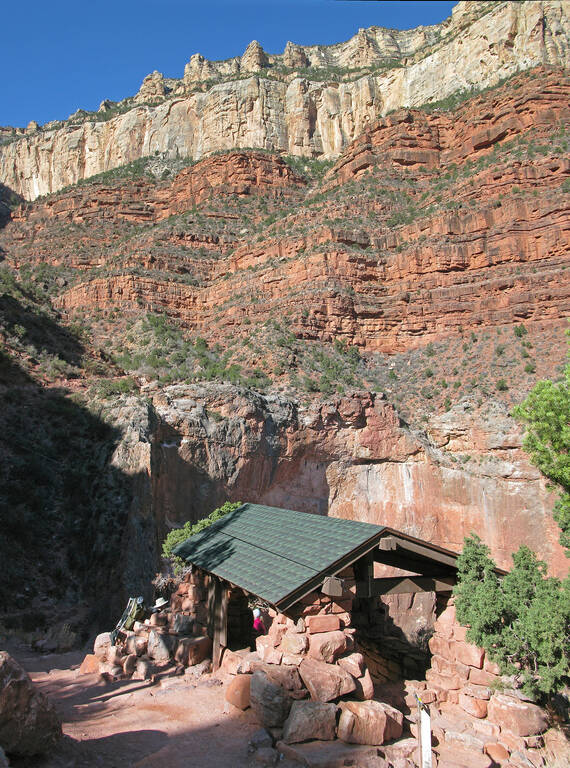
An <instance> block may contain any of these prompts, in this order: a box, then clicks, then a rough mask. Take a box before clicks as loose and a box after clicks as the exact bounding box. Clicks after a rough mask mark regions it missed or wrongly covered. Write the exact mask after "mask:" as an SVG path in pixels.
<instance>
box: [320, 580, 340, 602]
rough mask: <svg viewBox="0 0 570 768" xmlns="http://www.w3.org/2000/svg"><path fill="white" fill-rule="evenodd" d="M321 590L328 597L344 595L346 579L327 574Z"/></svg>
mask: <svg viewBox="0 0 570 768" xmlns="http://www.w3.org/2000/svg"><path fill="white" fill-rule="evenodd" d="M321 592H322V593H323V595H327V596H328V597H342V596H343V595H344V580H343V579H339V578H338V576H326V577H325V580H324V581H323V586H322V588H321Z"/></svg>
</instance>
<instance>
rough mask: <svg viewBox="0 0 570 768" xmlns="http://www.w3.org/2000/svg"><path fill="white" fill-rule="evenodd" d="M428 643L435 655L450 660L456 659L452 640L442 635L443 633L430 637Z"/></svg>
mask: <svg viewBox="0 0 570 768" xmlns="http://www.w3.org/2000/svg"><path fill="white" fill-rule="evenodd" d="M428 645H429V649H430V651H431V652H432V654H433V655H434V656H441V657H443V658H444V659H448V660H449V661H454V660H455V653H454V651H453V641H452V640H449V639H447V638H445V637H442V636H441V635H433V636H432V637H430V639H429V643H428Z"/></svg>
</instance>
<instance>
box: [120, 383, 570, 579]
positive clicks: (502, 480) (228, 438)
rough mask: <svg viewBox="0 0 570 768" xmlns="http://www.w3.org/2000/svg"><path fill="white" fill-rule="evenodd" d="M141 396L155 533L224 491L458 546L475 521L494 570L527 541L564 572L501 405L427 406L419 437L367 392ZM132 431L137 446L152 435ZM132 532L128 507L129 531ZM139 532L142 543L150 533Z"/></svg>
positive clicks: (212, 389)
mask: <svg viewBox="0 0 570 768" xmlns="http://www.w3.org/2000/svg"><path fill="white" fill-rule="evenodd" d="M151 397H152V403H153V404H152V409H153V413H154V417H153V424H154V425H155V426H154V429H153V431H152V434H151V435H150V442H151V444H152V447H151V452H152V460H151V461H150V462H149V463H148V473H149V476H150V486H151V488H152V490H151V492H150V493H151V496H152V504H151V506H152V508H153V510H154V519H155V525H156V535H157V536H158V537H159V538H161V537H162V536H164V535H165V533H166V532H167V531H168V530H169V529H170V528H171V527H174V526H178V525H181V524H182V523H183V522H184V521H185V520H188V519H190V520H196V519H199V518H200V517H201V516H203V514H204V511H205V510H206V509H210V508H213V507H214V506H216V505H217V504H219V503H222V502H223V501H224V500H225V499H227V498H230V499H232V500H240V501H250V502H258V503H264V504H269V505H274V506H281V507H285V508H290V509H297V510H302V511H306V512H312V513H316V514H330V515H332V516H337V517H343V518H348V519H354V520H360V521H364V522H369V523H374V524H376V525H386V526H389V527H394V528H396V529H398V530H401V531H404V532H405V533H408V534H410V535H413V536H417V537H419V538H424V539H426V540H428V541H430V542H432V543H434V544H438V545H440V546H443V547H448V548H450V549H452V550H455V551H458V550H461V548H462V544H463V537H464V536H466V535H468V534H470V533H471V532H473V531H475V532H477V533H479V535H481V537H482V538H483V540H484V541H485V542H486V543H487V544H488V545H489V546H490V548H491V551H492V553H493V556H494V557H495V558H496V561H497V563H498V565H499V566H501V567H504V568H509V567H510V565H511V564H512V563H511V557H510V555H511V553H512V552H513V551H516V550H517V549H518V547H519V546H520V545H521V544H527V545H529V546H531V547H532V548H533V549H535V550H536V552H537V553H538V555H539V556H540V557H541V558H543V559H545V560H546V561H547V562H548V563H549V565H550V569H551V572H552V573H553V574H558V575H563V574H565V573H566V571H567V560H566V558H565V556H564V552H563V550H562V548H561V546H560V544H559V542H558V535H559V529H558V527H557V525H556V524H555V523H554V521H553V519H552V515H551V510H552V504H553V502H554V496H553V495H552V494H550V493H549V492H548V490H547V488H546V483H545V480H544V478H542V477H541V476H540V473H539V472H538V471H537V470H536V469H535V468H534V467H532V466H531V465H530V464H529V462H528V457H527V456H526V455H525V454H524V452H523V451H522V450H521V432H520V429H519V428H518V426H517V425H516V424H515V422H514V421H513V420H512V418H511V417H510V416H509V414H508V411H507V409H506V408H505V406H504V405H503V404H501V403H498V402H493V401H491V402H489V403H487V404H485V406H484V408H483V409H482V410H481V409H480V408H478V407H477V406H476V405H475V403H474V402H469V401H463V402H462V403H460V404H458V405H457V406H454V407H453V408H452V409H451V410H450V411H448V412H447V413H445V414H443V415H439V416H437V415H434V416H433V417H432V419H431V421H430V422H429V424H428V426H427V432H426V433H425V434H423V433H421V434H420V433H414V432H413V431H412V430H410V429H409V428H408V427H407V426H406V425H405V424H404V423H402V422H401V421H400V419H399V417H398V414H397V413H396V411H395V410H394V408H393V406H392V405H391V404H390V403H389V402H388V401H387V400H386V398H385V397H384V396H383V395H382V394H374V393H369V392H361V393H354V394H353V395H350V396H346V397H337V398H334V399H332V400H328V401H326V402H322V401H321V402H317V403H314V404H313V405H311V406H310V407H308V408H307V407H301V406H300V405H299V403H298V402H296V401H294V400H289V399H286V398H283V397H280V396H277V395H267V396H262V395H260V394H257V393H254V392H252V391H248V390H244V389H240V388H236V387H233V386H231V385H227V384H216V383H209V384H200V385H192V386H187V385H176V386H172V387H169V388H166V389H164V390H162V391H160V392H157V393H155V394H153V395H151ZM122 412H127V409H125V408H123V409H122ZM130 412H131V416H132V418H131V420H132V424H131V426H130V428H129V430H128V435H129V438H128V440H129V450H128V451H127V454H126V455H127V456H131V455H138V453H139V452H140V450H141V449H140V448H136V443H137V439H136V434H137V427H136V422H137V419H138V418H139V416H138V415H137V414H138V410H137V408H136V407H132V408H131V411H130ZM143 421H144V423H145V424H146V421H145V420H144V419H143ZM139 439H140V440H141V441H142V443H143V444H144V446H147V445H148V440H149V434H148V432H147V431H146V430H143V431H142V432H141V437H140V438H139ZM120 450H122V449H120ZM146 450H147V448H146V447H143V449H142V452H143V453H145V452H146ZM465 451H469V455H468V456H467V457H466V456H465V454H464V452H465ZM116 460H117V461H118V462H119V463H121V461H120V458H119V455H118V454H117V457H116ZM127 464H128V462H127ZM147 507H148V505H143V509H147ZM145 519H146V512H145ZM143 527H144V524H143ZM140 528H141V524H140V521H138V520H137V511H136V506H133V507H132V511H131V515H130V523H129V529H130V530H131V531H138V530H140ZM149 533H150V530H149ZM140 540H141V541H144V548H145V551H146V550H147V549H148V538H147V537H143V538H142V539H140ZM128 546H129V547H130V548H131V559H133V562H134V560H136V556H137V555H136V552H137V548H138V545H137V541H136V540H131V538H129V541H128ZM146 561H147V562H148V556H147V558H146Z"/></svg>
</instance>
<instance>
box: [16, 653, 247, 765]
mask: <svg viewBox="0 0 570 768" xmlns="http://www.w3.org/2000/svg"><path fill="white" fill-rule="evenodd" d="M7 650H9V652H10V653H11V654H12V655H13V656H14V658H16V659H17V660H18V661H19V662H20V664H22V666H23V667H24V668H25V669H26V671H27V672H28V673H29V674H30V676H31V678H32V680H33V681H34V683H36V685H37V687H38V688H39V690H41V691H42V692H43V693H45V694H47V695H48V696H49V697H50V699H51V700H52V701H53V702H54V704H55V705H56V707H57V709H58V712H59V714H60V716H61V718H62V721H63V732H64V738H63V739H62V740H61V742H60V744H59V746H58V747H57V748H56V750H55V751H54V752H53V753H52V754H51V755H50V756H49V757H45V758H35V759H33V760H32V759H26V760H24V759H21V760H12V761H11V765H12V766H14V768H88V767H90V766H104V768H125V767H126V766H133V768H226V767H227V768H230V767H231V768H246V766H247V765H248V753H247V743H248V739H249V737H250V735H251V734H252V733H253V732H254V731H256V730H257V729H258V728H259V725H258V723H256V722H255V720H254V717H253V713H252V712H251V710H247V711H246V712H240V711H239V710H237V709H234V708H232V710H231V712H228V713H224V703H225V702H224V687H225V686H224V685H222V684H221V682H220V681H218V680H216V679H215V678H212V677H211V676H210V675H205V676H203V677H202V678H199V679H197V680H196V679H191V678H189V677H188V676H187V675H184V676H180V677H171V678H164V679H162V680H161V681H160V682H157V683H154V684H151V683H150V682H149V681H131V680H125V681H119V682H115V683H105V682H103V681H102V680H100V678H99V677H98V676H96V675H79V674H78V670H77V667H78V665H79V664H80V663H81V660H82V658H83V654H82V653H77V652H72V653H66V654H60V655H55V654H51V655H44V656H42V655H38V654H34V653H32V652H30V651H29V650H26V649H25V648H22V647H16V648H9V649H7Z"/></svg>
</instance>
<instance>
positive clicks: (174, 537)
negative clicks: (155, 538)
mask: <svg viewBox="0 0 570 768" xmlns="http://www.w3.org/2000/svg"><path fill="white" fill-rule="evenodd" d="M241 505H242V502H241V501H235V502H231V501H226V502H225V504H222V506H221V507H217V508H216V509H214V511H213V512H210V514H209V515H208V516H207V517H203V518H202V519H201V520H198V522H197V523H192V522H190V520H187V521H186V522H185V523H184V525H183V526H182V528H174V530H172V531H170V533H168V534H167V536H166V538H165V539H164V541H163V542H162V556H163V557H164V558H165V559H166V560H169V561H170V564H171V565H172V567H173V569H174V572H175V573H180V571H181V570H182V568H183V567H184V560H183V559H182V558H181V557H177V556H176V555H174V554H173V550H174V549H175V548H176V547H177V546H178V545H179V544H182V542H184V541H186V539H189V538H190V537H191V536H195V535H196V534H197V533H200V532H201V531H203V530H204V529H205V528H209V526H210V525H212V523H215V522H216V521H217V520H221V519H222V517H225V516H226V515H228V514H229V513H230V512H233V511H234V509H238V507H241Z"/></svg>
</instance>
